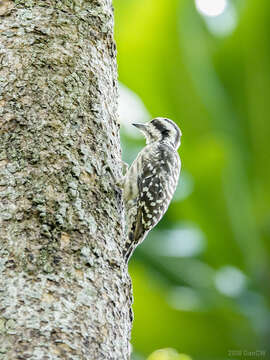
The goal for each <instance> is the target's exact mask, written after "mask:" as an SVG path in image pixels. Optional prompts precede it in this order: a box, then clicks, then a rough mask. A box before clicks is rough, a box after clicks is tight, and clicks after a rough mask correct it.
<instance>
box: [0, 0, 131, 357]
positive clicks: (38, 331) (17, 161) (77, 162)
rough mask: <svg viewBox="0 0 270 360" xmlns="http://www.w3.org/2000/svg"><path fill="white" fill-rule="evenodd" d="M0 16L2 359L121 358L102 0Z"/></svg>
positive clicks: (7, 5)
mask: <svg viewBox="0 0 270 360" xmlns="http://www.w3.org/2000/svg"><path fill="white" fill-rule="evenodd" d="M0 15H1V16H0V227H1V231H0V359H12V360H14V359H33V360H34V359H91V360H92V359H98V360H99V359H117V360H121V359H128V358H129V334H130V327H131V319H130V305H131V304H130V281H129V277H128V274H127V269H126V267H125V266H124V265H123V263H122V252H121V249H122V248H123V241H124V231H123V228H124V219H123V218H124V211H123V202H122V194H121V191H120V190H119V188H117V187H116V186H115V185H114V181H113V178H112V175H111V173H110V171H108V169H109V168H110V169H111V172H112V173H113V174H114V175H115V176H116V177H120V173H121V154H120V145H119V131H118V130H119V125H118V123H117V110H116V103H117V72H116V60H115V44H114V41H113V11H112V4H111V0H92V1H90V0H89V1H83V0H62V1H57V0H16V1H0Z"/></svg>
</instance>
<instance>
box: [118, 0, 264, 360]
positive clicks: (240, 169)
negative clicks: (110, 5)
mask: <svg viewBox="0 0 270 360" xmlns="http://www.w3.org/2000/svg"><path fill="white" fill-rule="evenodd" d="M213 1H214V0H213ZM231 5H232V6H233V7H234V9H235V14H236V17H237V24H236V28H235V30H234V31H232V32H231V33H230V34H227V35H226V36H225V35H224V36H218V35H217V34H214V33H213V32H211V31H210V30H209V27H208V26H207V23H206V21H205V19H204V18H203V16H202V15H200V14H199V13H198V11H197V10H196V7H195V5H194V1H193V0H115V1H114V7H115V19H116V26H115V37H116V42H117V49H118V66H119V78H120V79H119V80H120V82H122V83H123V84H124V85H125V86H127V87H128V88H129V89H131V90H132V91H133V92H135V93H136V94H137V95H138V96H139V97H140V98H141V100H142V101H143V103H144V105H145V107H146V108H147V110H148V111H149V113H150V118H151V117H155V116H166V117H169V118H171V119H173V120H175V121H176V122H177V123H178V124H179V126H180V127H181V129H182V132H183V136H182V145H181V147H180V150H179V153H180V156H181V158H182V175H181V181H180V187H179V190H178V196H176V198H175V201H174V202H173V203H172V204H171V206H170V208H169V210H168V212H167V214H166V216H165V217H164V219H163V220H162V221H161V223H160V224H159V225H158V226H157V228H156V229H155V230H154V231H152V233H151V234H150V235H149V236H148V237H147V239H146V240H145V242H144V244H143V245H142V246H140V248H138V249H137V250H136V253H135V254H134V256H133V258H132V260H131V262H130V266H129V268H130V273H131V276H132V279H133V288H134V298H135V301H134V314H135V321H134V328H133V333H132V344H133V350H134V353H133V358H134V359H146V358H147V357H148V356H149V355H150V354H151V353H152V352H154V351H156V350H157V349H161V348H174V349H175V350H177V351H178V352H179V353H185V354H188V355H189V356H191V357H192V359H198V360H202V359H240V358H241V359H244V358H245V359H253V358H254V359H266V358H270V357H269V354H270V312H269V310H270V309H269V308H270V306H269V305H270V303H269V300H270V281H269V280H270V275H269V274H270V273H269V256H270V243H269V238H270V150H269V142H270V121H269V114H270V101H269V94H270V40H269V39H270V2H269V0H257V1H254V0H242V1H240V0H239V1H237V0H236V1H234V2H232V3H231ZM130 111H132V109H131V110H130ZM150 118H149V119H146V120H150ZM142 120H144V119H142ZM127 122H128V119H127ZM122 141H123V147H124V151H123V157H124V158H128V160H130V159H133V158H134V157H135V156H136V152H137V151H138V149H139V148H140V147H142V146H143V145H144V142H143V139H141V140H140V139H134V138H133V137H132V136H129V135H128V133H126V132H125V131H123V133H122ZM133 150H134V151H133ZM127 154H128V155H127ZM186 228H188V229H189V231H188V232H187V231H181V230H183V229H186ZM172 229H174V230H175V231H176V234H179V235H178V236H179V241H180V242H181V241H182V240H183V237H185V234H187V237H186V239H184V240H186V241H189V237H190V236H191V237H192V236H193V238H194V234H195V237H196V236H198V233H199V234H200V236H201V240H200V241H201V242H200V243H201V244H203V247H202V248H201V250H198V251H197V253H196V252H195V253H194V254H191V255H185V256H181V254H180V255H179V253H178V252H177V249H176V250H175V256H171V255H172V254H171V253H170V254H169V255H168V251H167V252H166V248H164V246H166V243H167V241H169V240H170V239H169V238H170V236H172ZM178 230H180V231H179V233H178V232H177V231H178ZM194 232H195V233H194ZM196 234H197V235H196ZM191 240H192V239H191ZM195 243H196V242H195ZM164 244H165V245H164ZM162 249H163V250H164V249H165V251H163V250H162ZM226 271H227V272H226ZM222 274H223V275H224V274H225V275H226V274H227V275H228V274H229V275H228V276H227V278H226V276H225V278H226V279H227V280H226V279H225V280H226V281H227V282H229V284H227V286H229V288H230V286H231V285H232V286H234V282H236V285H237V284H238V282H239V281H238V280H239V279H238V278H237V276H238V277H239V276H240V280H241V281H242V283H241V281H240V285H241V286H240V288H239V289H238V291H236V293H232V294H230V291H229V293H228V291H227V292H226V281H225V280H224V276H223V277H222ZM234 274H235V277H236V278H235V277H234ZM239 274H240V275H239ZM220 279H221V280H220ZM222 279H223V280H222ZM237 279H238V280H237ZM217 283H219V284H221V285H217ZM224 284H225V285H224ZM224 286H225V290H224ZM234 350H239V351H240V352H242V354H239V353H238V354H233V352H231V351H234ZM256 350H263V351H266V353H264V354H263V355H260V354H259V353H256V354H255V353H252V354H251V353H245V355H244V352H247V351H252V352H254V351H256ZM235 355H236V356H235ZM158 356H159V355H158ZM152 358H153V359H176V358H177V359H178V357H169V355H168V357H167V358H166V357H153V355H152ZM152 358H151V360H152ZM180 358H181V357H179V359H180Z"/></svg>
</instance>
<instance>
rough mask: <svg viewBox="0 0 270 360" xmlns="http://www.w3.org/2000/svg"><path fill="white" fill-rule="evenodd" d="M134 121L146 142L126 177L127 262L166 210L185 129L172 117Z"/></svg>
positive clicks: (125, 253)
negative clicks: (138, 122) (143, 121)
mask: <svg viewBox="0 0 270 360" xmlns="http://www.w3.org/2000/svg"><path fill="white" fill-rule="evenodd" d="M132 125H134V126H135V127H137V128H138V129H139V130H140V131H141V132H142V133H143V135H144V136H145V138H146V146H145V147H144V148H143V149H142V150H141V152H140V153H139V154H138V156H137V158H136V159H135V160H134V162H133V163H132V165H131V166H130V168H129V169H128V171H127V173H126V176H125V179H124V202H125V206H126V214H127V219H126V223H127V237H128V238H127V241H126V243H125V247H124V258H125V261H126V263H128V261H129V259H130V257H131V255H132V254H133V251H134V250H135V248H136V247H137V246H138V245H139V244H140V243H141V242H142V241H143V240H144V239H145V237H146V235H147V234H148V232H149V231H150V230H151V229H152V228H153V227H154V226H155V225H156V224H157V223H158V222H159V221H160V219H161V218H162V217H163V215H164V214H165V212H166V211H167V209H168V206H169V204H170V201H171V200H172V197H173V194H174V192H175V189H176V186H177V183H178V179H179V175H180V169H181V160H180V157H179V155H178V152H177V149H178V147H179V146H180V142H181V136H182V133H181V130H180V129H179V127H178V126H177V125H176V124H175V123H174V122H173V121H172V120H170V119H167V118H162V117H158V118H155V119H153V120H151V121H150V122H148V123H145V124H132Z"/></svg>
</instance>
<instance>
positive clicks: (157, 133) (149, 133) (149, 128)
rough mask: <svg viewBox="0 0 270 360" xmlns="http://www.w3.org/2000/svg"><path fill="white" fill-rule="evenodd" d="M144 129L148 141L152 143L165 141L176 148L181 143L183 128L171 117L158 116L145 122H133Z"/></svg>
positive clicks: (140, 128)
mask: <svg viewBox="0 0 270 360" xmlns="http://www.w3.org/2000/svg"><path fill="white" fill-rule="evenodd" d="M132 125H134V126H136V127H137V128H138V129H139V130H141V131H142V133H143V134H144V136H145V138H146V143H147V144H151V143H153V142H156V141H164V142H166V143H168V144H170V145H171V146H173V147H174V148H175V149H178V147H179V146H180V143H181V136H182V133H181V130H180V129H179V127H178V126H177V125H176V124H175V123H174V122H173V121H172V120H170V119H167V118H162V117H157V118H155V119H153V120H151V121H149V122H148V123H145V124H132Z"/></svg>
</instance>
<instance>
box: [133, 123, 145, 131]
mask: <svg viewBox="0 0 270 360" xmlns="http://www.w3.org/2000/svg"><path fill="white" fill-rule="evenodd" d="M132 125H133V126H135V127H136V128H138V129H139V130H142V131H144V130H145V128H146V124H132Z"/></svg>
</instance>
